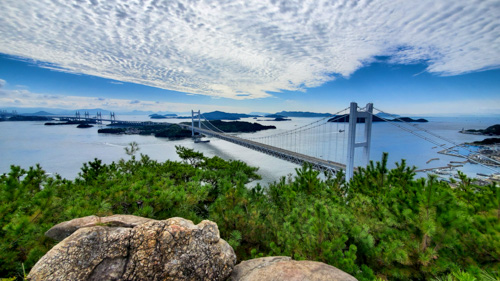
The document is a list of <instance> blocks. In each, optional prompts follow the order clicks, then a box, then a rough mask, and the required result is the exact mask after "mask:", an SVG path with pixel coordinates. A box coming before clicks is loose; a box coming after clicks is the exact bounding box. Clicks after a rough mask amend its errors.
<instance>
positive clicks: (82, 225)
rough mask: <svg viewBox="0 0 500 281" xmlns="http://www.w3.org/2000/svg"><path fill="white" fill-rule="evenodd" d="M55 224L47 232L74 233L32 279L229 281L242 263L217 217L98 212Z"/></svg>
mask: <svg viewBox="0 0 500 281" xmlns="http://www.w3.org/2000/svg"><path fill="white" fill-rule="evenodd" d="M55 228H56V230H52V229H51V230H52V231H51V230H49V231H48V232H47V233H48V234H51V233H52V234H53V233H58V234H57V235H55V236H56V237H63V236H65V235H67V234H68V233H69V234H70V235H69V236H68V237H66V238H65V239H64V240H63V241H61V242H60V243H59V244H57V245H56V246H55V247H54V248H52V249H51V250H50V251H49V252H48V253H47V254H46V255H45V256H43V257H42V258H41V259H40V260H39V261H38V263H37V264H36V265H35V266H34V267H33V269H32V270H31V272H30V274H29V275H28V279H29V280H33V281H36V280H225V279H226V278H227V277H228V276H229V275H230V274H231V271H232V269H233V267H234V265H235V262H236V255H235V254H234V251H233V249H232V248H231V246H229V244H228V243H227V242H226V241H224V240H223V239H221V238H220V235H219V230H218V227H217V225H216V224H215V223H213V222H211V221H202V222H201V223H199V224H198V225H194V224H193V222H191V221H189V220H186V219H183V218H170V219H167V220H162V221H159V220H151V219H144V218H140V217H134V216H126V217H119V216H112V217H107V218H99V217H95V216H92V217H86V218H80V219H78V221H72V223H69V222H68V223H66V224H59V225H57V226H55ZM71 231H74V232H73V233H70V232H71Z"/></svg>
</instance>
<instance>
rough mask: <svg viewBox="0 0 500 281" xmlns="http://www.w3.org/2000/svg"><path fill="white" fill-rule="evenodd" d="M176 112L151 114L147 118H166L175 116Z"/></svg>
mask: <svg viewBox="0 0 500 281" xmlns="http://www.w3.org/2000/svg"><path fill="white" fill-rule="evenodd" d="M175 117H177V114H163V115H162V114H151V115H149V118H151V119H167V118H175Z"/></svg>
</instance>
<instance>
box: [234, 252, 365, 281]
mask: <svg viewBox="0 0 500 281" xmlns="http://www.w3.org/2000/svg"><path fill="white" fill-rule="evenodd" d="M229 280H231V281H257V280H258V281H304V280H307V281H326V280H328V281H357V279H356V278H354V277H352V276H351V275H349V274H347V273H345V272H343V271H342V270H340V269H338V268H336V267H333V266H331V265H328V264H325V263H322V262H315V261H294V260H292V259H291V258H290V257H265V258H258V259H252V260H247V261H242V262H241V263H239V264H238V265H236V266H235V267H234V270H233V272H232V273H231V277H230V278H229Z"/></svg>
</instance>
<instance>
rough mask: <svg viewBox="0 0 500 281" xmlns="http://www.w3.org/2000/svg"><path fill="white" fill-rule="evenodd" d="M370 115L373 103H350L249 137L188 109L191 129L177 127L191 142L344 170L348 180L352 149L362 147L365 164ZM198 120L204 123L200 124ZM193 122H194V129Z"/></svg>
mask: <svg viewBox="0 0 500 281" xmlns="http://www.w3.org/2000/svg"><path fill="white" fill-rule="evenodd" d="M342 113H344V114H342ZM346 116H350V117H351V118H349V126H348V128H346V124H345V123H346V119H347V118H346ZM372 116H373V104H371V103H369V104H367V105H366V107H365V108H363V109H358V105H357V103H355V102H352V103H351V105H350V107H348V108H345V109H343V110H341V111H339V112H337V113H335V114H332V115H330V116H327V117H324V118H322V119H320V120H316V121H314V122H312V123H310V124H307V125H304V126H300V127H298V128H294V129H292V130H288V131H281V132H279V133H275V134H273V135H264V136H262V137H252V138H247V137H240V136H236V135H235V134H228V133H226V132H224V131H222V130H220V129H219V128H217V127H216V126H214V125H213V124H212V123H210V121H209V120H207V119H206V118H205V117H204V116H203V114H201V112H200V110H198V111H193V110H191V126H189V125H181V126H182V127H184V128H185V129H189V130H191V135H192V137H193V139H194V141H195V142H201V140H200V139H201V136H202V135H206V136H210V137H216V138H219V139H221V140H225V141H228V142H231V143H234V144H237V145H241V146H244V147H246V148H249V149H253V150H256V151H259V152H262V153H265V154H268V155H270V156H273V157H276V158H279V159H282V160H285V161H289V162H292V163H295V164H299V165H302V164H304V163H307V164H309V165H311V166H312V167H313V168H314V169H317V170H319V171H323V172H327V173H332V174H334V173H336V172H337V171H338V170H344V171H345V174H346V178H347V179H350V178H352V176H353V173H354V170H355V169H356V168H355V167H354V158H355V157H354V156H355V155H354V154H355V152H356V148H363V163H364V164H368V161H369V155H370V142H371V131H372ZM202 117H203V120H204V122H202V121H201V118H202ZM360 120H363V121H361V122H364V138H363V141H362V142H356V126H357V123H358V122H360ZM195 121H197V122H198V124H197V126H195ZM340 123H343V127H341V128H340V129H339V126H342V125H339V124H340ZM202 126H203V127H204V128H202ZM346 131H347V137H346V134H345V132H346ZM245 135H246V134H245ZM204 142H207V141H204ZM346 144H347V147H346ZM311 148H313V149H311ZM314 148H316V149H314ZM332 151H333V155H332Z"/></svg>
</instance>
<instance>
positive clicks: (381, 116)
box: [375, 112, 399, 119]
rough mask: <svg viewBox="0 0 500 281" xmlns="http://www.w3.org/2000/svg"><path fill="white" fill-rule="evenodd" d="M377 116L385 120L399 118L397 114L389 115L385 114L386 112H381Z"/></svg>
mask: <svg viewBox="0 0 500 281" xmlns="http://www.w3.org/2000/svg"><path fill="white" fill-rule="evenodd" d="M375 115H376V116H378V117H380V118H385V119H387V118H391V119H392V118H397V117H399V115H397V114H388V113H384V112H379V113H377V114H375Z"/></svg>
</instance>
